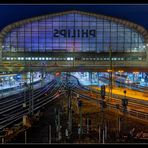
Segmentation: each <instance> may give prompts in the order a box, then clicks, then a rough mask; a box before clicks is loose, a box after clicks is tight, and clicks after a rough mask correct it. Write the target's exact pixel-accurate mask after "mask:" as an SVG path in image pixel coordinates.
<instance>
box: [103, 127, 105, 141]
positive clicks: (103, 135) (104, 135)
mask: <svg viewBox="0 0 148 148" xmlns="http://www.w3.org/2000/svg"><path fill="white" fill-rule="evenodd" d="M104 136H105V134H104V129H103V144H104V139H105V137H104Z"/></svg>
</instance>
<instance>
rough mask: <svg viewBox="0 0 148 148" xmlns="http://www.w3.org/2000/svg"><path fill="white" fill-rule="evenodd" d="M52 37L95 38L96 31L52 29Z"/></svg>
mask: <svg viewBox="0 0 148 148" xmlns="http://www.w3.org/2000/svg"><path fill="white" fill-rule="evenodd" d="M53 37H64V38H75V37H80V38H95V37H96V30H94V29H81V30H80V29H77V30H76V29H62V30H58V29H54V32H53Z"/></svg>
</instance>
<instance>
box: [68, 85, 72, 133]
mask: <svg viewBox="0 0 148 148" xmlns="http://www.w3.org/2000/svg"><path fill="white" fill-rule="evenodd" d="M68 89H69V90H68V91H69V92H68V130H69V132H70V133H71V131H72V129H71V128H72V117H71V91H70V88H68Z"/></svg>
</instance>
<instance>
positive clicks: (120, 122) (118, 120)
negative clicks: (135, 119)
mask: <svg viewBox="0 0 148 148" xmlns="http://www.w3.org/2000/svg"><path fill="white" fill-rule="evenodd" d="M118 121H119V125H118V126H119V129H118V130H119V133H120V131H121V122H120V117H119V118H118Z"/></svg>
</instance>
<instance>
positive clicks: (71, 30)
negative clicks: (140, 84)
mask: <svg viewBox="0 0 148 148" xmlns="http://www.w3.org/2000/svg"><path fill="white" fill-rule="evenodd" d="M0 60H1V61H0V72H4V71H6V72H24V71H30V70H32V71H41V70H43V71H49V72H50V71H107V70H108V69H113V70H114V71H118V70H121V69H122V70H124V71H148V68H147V67H148V32H147V30H146V29H145V28H144V27H142V26H140V25H138V24H135V23H132V22H129V21H126V20H122V19H118V18H115V17H110V16H105V15H100V14H93V13H88V12H81V11H67V12H61V13H55V14H47V15H43V16H37V17H33V18H29V19H25V20H21V21H18V22H15V23H13V24H10V25H8V26H6V27H5V28H4V29H3V30H1V32H0Z"/></svg>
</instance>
